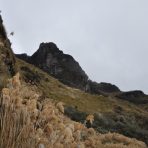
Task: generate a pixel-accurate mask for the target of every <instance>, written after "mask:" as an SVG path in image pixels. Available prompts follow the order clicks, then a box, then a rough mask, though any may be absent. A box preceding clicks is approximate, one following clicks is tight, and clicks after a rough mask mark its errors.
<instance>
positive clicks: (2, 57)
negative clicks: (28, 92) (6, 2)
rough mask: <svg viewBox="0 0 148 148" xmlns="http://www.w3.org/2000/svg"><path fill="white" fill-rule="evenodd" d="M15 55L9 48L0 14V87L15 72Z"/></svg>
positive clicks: (9, 44)
mask: <svg viewBox="0 0 148 148" xmlns="http://www.w3.org/2000/svg"><path fill="white" fill-rule="evenodd" d="M15 62H16V61H15V56H14V54H13V51H12V49H11V43H10V41H9V39H8V38H7V33H6V30H5V28H4V25H3V20H2V17H1V16H0V89H1V88H2V87H3V86H5V84H6V80H7V78H9V77H12V76H13V75H14V74H15V73H16V65H15Z"/></svg>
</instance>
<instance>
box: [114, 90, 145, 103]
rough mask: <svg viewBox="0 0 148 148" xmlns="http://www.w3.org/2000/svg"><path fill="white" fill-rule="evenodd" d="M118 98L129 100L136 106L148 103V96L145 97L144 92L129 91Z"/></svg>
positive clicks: (120, 94)
mask: <svg viewBox="0 0 148 148" xmlns="http://www.w3.org/2000/svg"><path fill="white" fill-rule="evenodd" d="M116 97H117V98H119V99H123V100H127V101H129V102H132V103H134V104H145V103H148V96H147V95H145V94H144V93H143V92H142V91H140V90H137V91H128V92H122V93H119V94H118V95H116Z"/></svg>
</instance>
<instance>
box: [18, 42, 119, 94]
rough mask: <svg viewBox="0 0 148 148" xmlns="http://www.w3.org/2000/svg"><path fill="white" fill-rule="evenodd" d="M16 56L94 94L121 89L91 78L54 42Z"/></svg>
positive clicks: (63, 81) (66, 82) (64, 81)
mask: <svg viewBox="0 0 148 148" xmlns="http://www.w3.org/2000/svg"><path fill="white" fill-rule="evenodd" d="M16 56H17V57H18V58H20V59H22V60H24V61H27V62H28V63H31V64H33V65H35V66H37V67H39V68H40V69H42V70H43V71H46V72H47V73H49V74H50V75H52V76H54V77H55V78H57V79H58V80H60V81H61V82H62V83H64V84H66V85H68V86H71V87H75V88H78V89H81V90H84V91H86V92H90V93H94V94H106V93H113V92H119V91H120V90H119V88H118V87H117V86H115V85H112V84H109V83H96V82H93V81H91V80H89V78H88V76H87V74H86V73H85V72H84V70H83V69H82V68H81V67H80V65H79V63H78V62H77V61H76V60H75V59H74V58H73V57H72V56H71V55H67V54H64V53H63V52H62V51H61V50H59V49H58V47H57V46H56V44H54V43H51V42H50V43H41V44H40V47H39V49H38V50H37V51H36V52H35V53H34V54H33V55H32V56H27V54H16Z"/></svg>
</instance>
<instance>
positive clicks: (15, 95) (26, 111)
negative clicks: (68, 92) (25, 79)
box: [0, 74, 146, 148]
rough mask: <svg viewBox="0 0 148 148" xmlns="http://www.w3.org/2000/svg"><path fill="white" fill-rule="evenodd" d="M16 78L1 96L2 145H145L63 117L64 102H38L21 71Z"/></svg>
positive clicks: (57, 147) (63, 147)
mask: <svg viewBox="0 0 148 148" xmlns="http://www.w3.org/2000/svg"><path fill="white" fill-rule="evenodd" d="M14 79H15V81H9V83H12V84H9V85H7V86H11V87H10V88H5V89H3V90H2V95H1V103H0V147H1V148H30V147H31V148H85V147H86V148H87V147H88V148H146V145H145V144H144V143H143V142H140V141H137V140H136V139H130V138H127V137H125V136H123V135H120V134H116V133H108V134H98V133H96V132H95V131H94V129H92V128H89V129H88V128H86V127H85V126H84V125H82V124H81V123H78V122H74V121H71V120H70V119H69V118H67V117H66V116H64V114H63V113H64V110H63V106H62V103H61V102H60V103H58V104H57V103H54V102H53V101H51V100H50V99H45V100H43V101H42V102H39V95H38V93H36V91H34V90H35V89H32V88H31V87H26V86H24V85H22V84H21V83H20V80H19V74H17V75H16V76H15V77H14V78H13V80H14ZM26 96H27V97H26ZM38 104H40V106H42V107H40V109H39V108H38ZM91 119H92V118H91Z"/></svg>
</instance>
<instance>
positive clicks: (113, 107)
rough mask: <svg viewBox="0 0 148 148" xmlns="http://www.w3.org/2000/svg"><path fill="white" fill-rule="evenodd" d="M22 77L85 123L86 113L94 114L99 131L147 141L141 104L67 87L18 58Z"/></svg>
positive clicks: (147, 118)
mask: <svg viewBox="0 0 148 148" xmlns="http://www.w3.org/2000/svg"><path fill="white" fill-rule="evenodd" d="M17 65H18V67H19V71H20V72H21V74H22V78H23V79H24V80H25V81H26V82H27V83H28V84H29V85H30V86H36V87H37V88H38V89H39V90H40V91H42V98H46V97H47V98H50V99H52V100H56V101H62V102H64V103H65V114H66V115H67V116H69V117H70V118H71V119H72V120H75V121H79V122H82V123H84V120H85V118H86V116H87V115H88V114H94V117H95V120H94V123H93V125H92V127H94V128H95V129H96V130H97V131H99V132H101V133H106V132H109V131H111V132H118V133H121V134H124V135H126V136H130V137H135V138H137V139H140V140H143V141H145V142H146V143H148V141H147V139H148V111H147V110H146V109H144V108H143V107H141V106H137V105H134V104H133V103H129V102H128V101H124V100H120V99H118V98H116V97H113V96H112V97H111V96H108V97H105V96H102V95H91V94H89V93H85V92H83V91H81V90H79V89H74V88H71V87H68V86H66V85H64V84H62V83H61V82H59V81H58V80H57V79H55V78H53V77H51V76H49V75H48V74H47V73H45V72H43V71H42V70H40V69H39V68H37V67H35V66H33V65H31V64H28V63H26V62H24V61H22V60H20V59H17Z"/></svg>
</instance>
